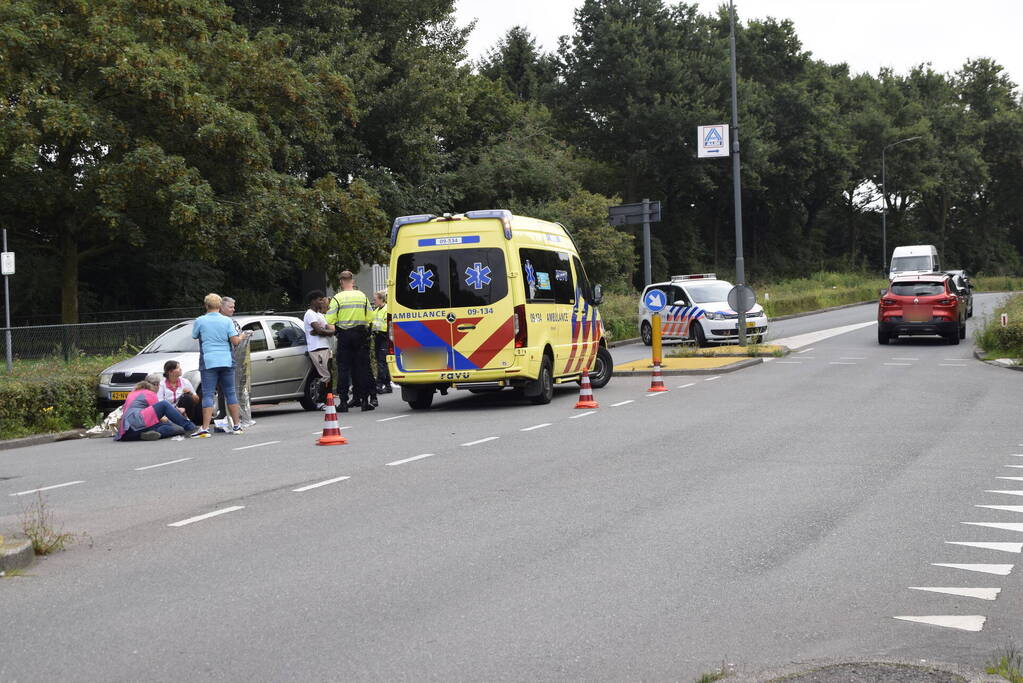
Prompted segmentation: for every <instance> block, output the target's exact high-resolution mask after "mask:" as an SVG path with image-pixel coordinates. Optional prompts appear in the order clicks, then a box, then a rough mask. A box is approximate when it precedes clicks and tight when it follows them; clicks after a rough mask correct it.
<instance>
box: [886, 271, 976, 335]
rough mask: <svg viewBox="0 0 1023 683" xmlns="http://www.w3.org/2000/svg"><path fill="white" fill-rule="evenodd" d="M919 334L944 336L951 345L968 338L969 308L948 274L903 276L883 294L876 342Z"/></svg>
mask: <svg viewBox="0 0 1023 683" xmlns="http://www.w3.org/2000/svg"><path fill="white" fill-rule="evenodd" d="M918 334H937V335H941V336H942V337H944V338H945V339H946V340H947V341H948V343H949V344H958V343H959V340H960V339H965V338H966V305H965V303H964V300H963V298H962V297H961V295H960V292H959V290H958V289H956V286H955V283H954V282H952V278H951V277H950V276H949V275H948V274H947V273H930V274H925V275H902V276H900V277H896V278H895V279H893V280H892V281H891V284H889V285H888V289H887V290H885V291H884V292H883V293H882V294H881V301H880V303H879V304H878V307H877V343H878V344H887V343H888V341H889V340H890V339H891V338H892V337H898V336H900V335H918Z"/></svg>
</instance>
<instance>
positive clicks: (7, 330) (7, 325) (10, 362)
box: [4, 228, 14, 372]
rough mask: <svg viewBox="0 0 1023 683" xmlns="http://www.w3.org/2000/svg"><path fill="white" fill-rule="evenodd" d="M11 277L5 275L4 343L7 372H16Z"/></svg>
mask: <svg viewBox="0 0 1023 683" xmlns="http://www.w3.org/2000/svg"><path fill="white" fill-rule="evenodd" d="M6 251H7V228H4V252H6ZM8 280H10V275H4V341H5V342H6V346H7V372H13V371H14V358H13V350H12V349H11V290H10V287H9V285H8Z"/></svg>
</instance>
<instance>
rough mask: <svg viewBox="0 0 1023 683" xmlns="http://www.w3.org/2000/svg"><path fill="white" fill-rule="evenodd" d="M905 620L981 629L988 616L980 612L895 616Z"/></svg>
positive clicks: (970, 629)
mask: <svg viewBox="0 0 1023 683" xmlns="http://www.w3.org/2000/svg"><path fill="white" fill-rule="evenodd" d="M894 618H895V619H901V620H903V621H915V622H916V623H918V624H930V625H931V626H944V627H945V628H956V629H959V630H960V631H979V630H981V629H982V628H984V621H985V620H986V619H987V617H982V616H980V615H979V614H964V615H962V616H958V615H952V614H949V615H941V614H939V615H935V616H930V617H894Z"/></svg>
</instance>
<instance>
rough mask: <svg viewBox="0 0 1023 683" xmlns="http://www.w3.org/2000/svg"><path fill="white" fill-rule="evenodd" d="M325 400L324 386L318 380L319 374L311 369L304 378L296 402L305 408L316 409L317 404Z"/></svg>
mask: <svg viewBox="0 0 1023 683" xmlns="http://www.w3.org/2000/svg"><path fill="white" fill-rule="evenodd" d="M326 401H327V392H326V387H325V386H323V382H321V381H320V375H319V374H318V373H317V372H316V371H315V370H313V371H311V372H310V373H309V376H308V377H306V379H305V386H304V387H303V388H302V396H301V397H300V398H299V399H298V402H299V404H300V405H301V406H302V407H303V408H305V409H306V410H317V406H318V405H320V404H321V403H326Z"/></svg>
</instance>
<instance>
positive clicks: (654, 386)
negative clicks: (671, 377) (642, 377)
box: [649, 363, 668, 391]
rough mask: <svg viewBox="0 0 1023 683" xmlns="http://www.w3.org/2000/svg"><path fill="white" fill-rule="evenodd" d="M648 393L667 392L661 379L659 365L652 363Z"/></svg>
mask: <svg viewBox="0 0 1023 683" xmlns="http://www.w3.org/2000/svg"><path fill="white" fill-rule="evenodd" d="M649 390H650V391H667V390H668V387H666V386H664V380H663V379H661V364H660V363H654V374H653V375H652V376H651V377H650V389H649Z"/></svg>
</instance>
